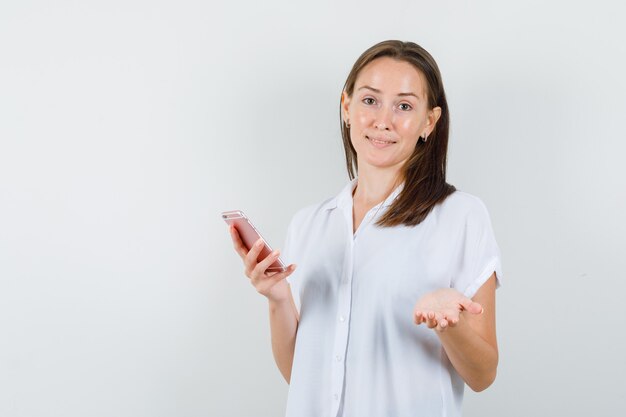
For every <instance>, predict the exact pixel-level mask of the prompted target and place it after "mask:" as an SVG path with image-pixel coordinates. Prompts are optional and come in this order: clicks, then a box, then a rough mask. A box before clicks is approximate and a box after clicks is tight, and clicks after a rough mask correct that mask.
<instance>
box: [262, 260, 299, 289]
mask: <svg viewBox="0 0 626 417" xmlns="http://www.w3.org/2000/svg"><path fill="white" fill-rule="evenodd" d="M295 270H296V265H295V264H291V265H289V266H288V267H287V270H286V271H283V272H276V273H274V274H273V275H270V276H268V277H267V278H266V279H267V280H268V281H269V282H271V284H272V286H273V285H274V284H277V283H278V282H280V281H282V280H283V279H285V278H287V277H288V276H289V275H291V274H292V273H293V271H295Z"/></svg>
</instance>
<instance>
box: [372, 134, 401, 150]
mask: <svg viewBox="0 0 626 417" xmlns="http://www.w3.org/2000/svg"><path fill="white" fill-rule="evenodd" d="M365 138H366V139H367V140H369V141H370V142H371V143H372V145H374V146H376V147H377V148H384V147H386V146H389V145H393V144H394V143H396V141H395V140H387V139H382V138H370V137H369V136H365Z"/></svg>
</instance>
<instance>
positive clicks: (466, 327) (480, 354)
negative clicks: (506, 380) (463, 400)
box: [437, 314, 498, 392]
mask: <svg viewBox="0 0 626 417" xmlns="http://www.w3.org/2000/svg"><path fill="white" fill-rule="evenodd" d="M437 334H438V335H439V340H441V343H442V345H443V348H444V349H445V351H446V354H447V355H448V358H449V359H450V362H451V363H452V365H453V366H454V369H456V371H457V372H458V373H459V375H460V376H461V377H462V378H463V380H464V381H465V382H466V383H467V385H468V386H469V387H470V388H471V389H472V390H474V391H477V392H478V391H482V390H484V389H486V388H487V387H489V385H491V384H492V383H493V381H494V380H495V378H496V369H497V367H498V349H497V347H496V346H494V345H492V344H490V343H488V342H487V341H486V340H485V339H483V338H482V337H481V336H480V334H478V332H476V331H475V330H474V329H473V328H472V327H471V325H470V323H469V322H468V321H467V319H466V318H465V317H464V316H463V314H462V315H461V317H460V320H459V323H458V324H457V325H456V326H454V327H449V328H447V329H446V330H445V331H443V332H438V333H437Z"/></svg>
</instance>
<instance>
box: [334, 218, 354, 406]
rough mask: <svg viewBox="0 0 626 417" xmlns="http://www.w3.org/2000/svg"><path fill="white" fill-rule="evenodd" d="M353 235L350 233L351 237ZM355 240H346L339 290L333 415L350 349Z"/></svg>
mask: <svg viewBox="0 0 626 417" xmlns="http://www.w3.org/2000/svg"><path fill="white" fill-rule="evenodd" d="M349 231H350V232H352V226H350V230H349ZM351 234H352V233H350V235H351ZM353 249H354V241H353V239H347V240H346V250H345V258H344V265H343V270H342V276H341V281H340V283H339V288H338V303H337V311H338V320H339V322H338V323H337V325H336V326H335V341H334V346H333V353H334V355H333V361H332V364H331V374H332V382H331V393H332V396H333V399H334V401H333V405H332V414H331V415H333V416H335V415H337V412H338V411H339V404H340V401H339V399H340V398H341V394H342V391H343V384H344V379H345V360H344V359H345V353H346V350H347V347H348V333H349V320H348V319H349V317H350V304H351V301H352V270H353V265H352V264H353V256H352V253H353Z"/></svg>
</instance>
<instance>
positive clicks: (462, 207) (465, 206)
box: [439, 190, 488, 216]
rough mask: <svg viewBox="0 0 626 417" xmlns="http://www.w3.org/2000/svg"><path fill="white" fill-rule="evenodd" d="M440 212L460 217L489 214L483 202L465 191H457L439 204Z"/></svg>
mask: <svg viewBox="0 0 626 417" xmlns="http://www.w3.org/2000/svg"><path fill="white" fill-rule="evenodd" d="M439 210H440V211H444V212H447V213H451V214H456V215H460V216H468V215H477V214H481V213H482V214H488V210H487V206H486V205H485V203H484V202H483V200H482V199H481V198H479V197H477V196H475V195H473V194H470V193H468V192H465V191H460V190H456V191H454V192H453V193H452V194H450V195H449V196H448V197H446V199H445V200H444V201H443V202H441V203H440V204H439Z"/></svg>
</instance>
